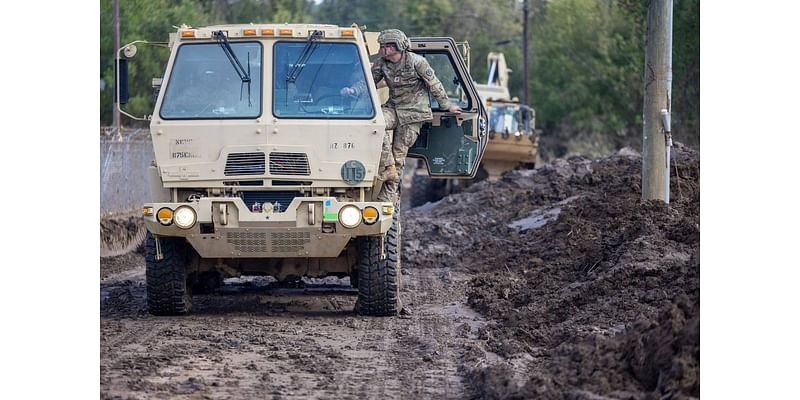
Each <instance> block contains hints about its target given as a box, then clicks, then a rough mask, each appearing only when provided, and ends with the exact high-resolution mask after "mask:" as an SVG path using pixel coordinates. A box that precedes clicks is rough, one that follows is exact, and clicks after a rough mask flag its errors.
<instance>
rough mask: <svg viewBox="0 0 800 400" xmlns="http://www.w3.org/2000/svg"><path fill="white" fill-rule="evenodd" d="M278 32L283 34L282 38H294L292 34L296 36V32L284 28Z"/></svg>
mask: <svg viewBox="0 0 800 400" xmlns="http://www.w3.org/2000/svg"><path fill="white" fill-rule="evenodd" d="M278 32H279V33H280V34H281V36H292V34H294V31H293V30H291V29H286V28H284V29H281V30H280V31H278Z"/></svg>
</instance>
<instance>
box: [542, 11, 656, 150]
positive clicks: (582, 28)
mask: <svg viewBox="0 0 800 400" xmlns="http://www.w3.org/2000/svg"><path fill="white" fill-rule="evenodd" d="M625 17H626V15H625V14H624V13H623V12H621V10H620V8H619V7H618V6H617V5H616V4H614V3H613V2H609V1H604V2H598V1H593V0H562V1H558V2H552V3H550V4H549V6H548V7H547V9H546V15H545V18H544V19H543V21H542V22H541V23H539V24H537V25H536V26H535V27H534V29H533V47H534V51H535V62H534V65H533V71H532V72H533V79H532V87H531V93H532V96H531V98H533V99H534V103H535V107H536V109H537V117H538V121H539V122H541V123H542V124H543V125H544V126H545V128H547V129H548V130H553V129H557V128H562V129H572V130H575V131H583V132H608V133H611V134H615V135H619V136H625V135H626V134H627V133H628V132H629V130H631V129H632V128H634V127H635V126H636V124H637V123H641V121H640V119H641V118H640V117H639V115H640V114H641V109H642V78H641V77H642V69H643V65H644V52H643V51H642V49H643V42H644V38H643V37H642V36H640V32H639V31H638V30H637V27H638V26H641V21H636V20H634V21H631V18H625ZM631 22H633V23H631Z"/></svg>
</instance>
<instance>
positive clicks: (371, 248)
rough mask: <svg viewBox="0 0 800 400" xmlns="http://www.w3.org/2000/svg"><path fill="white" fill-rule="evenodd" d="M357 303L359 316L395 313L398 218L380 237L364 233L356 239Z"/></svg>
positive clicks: (398, 278)
mask: <svg viewBox="0 0 800 400" xmlns="http://www.w3.org/2000/svg"><path fill="white" fill-rule="evenodd" d="M358 250H359V260H358V304H357V311H358V313H359V314H361V315H370V316H392V315H397V311H398V308H399V301H400V296H399V294H400V293H399V292H400V217H399V215H398V214H397V213H395V214H394V216H393V217H392V226H391V228H389V232H387V233H386V235H384V236H383V237H381V236H366V237H363V238H361V239H360V241H359V249H358Z"/></svg>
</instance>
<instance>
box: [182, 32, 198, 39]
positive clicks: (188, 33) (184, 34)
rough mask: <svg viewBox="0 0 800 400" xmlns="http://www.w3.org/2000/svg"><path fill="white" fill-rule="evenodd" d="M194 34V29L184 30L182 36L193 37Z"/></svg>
mask: <svg viewBox="0 0 800 400" xmlns="http://www.w3.org/2000/svg"><path fill="white" fill-rule="evenodd" d="M194 34H195V32H194V31H183V32H181V37H182V38H193V37H194Z"/></svg>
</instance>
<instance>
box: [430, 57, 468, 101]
mask: <svg viewBox="0 0 800 400" xmlns="http://www.w3.org/2000/svg"><path fill="white" fill-rule="evenodd" d="M420 55H421V56H423V57H425V59H426V60H427V61H428V64H430V66H431V68H433V70H434V71H436V77H437V78H439V80H440V81H441V82H442V86H444V90H445V92H447V97H449V98H450V101H452V102H453V103H455V104H458V106H459V107H461V108H462V109H465V110H466V109H469V108H470V104H469V100H468V98H467V96H466V94H465V92H466V89H465V88H464V84H463V83H462V82H461V78H459V76H458V74H457V73H456V69H455V66H454V65H453V61H452V60H451V59H450V56H449V55H448V54H447V52H425V53H423V54H420ZM429 95H430V94H429ZM430 99H431V107H432V108H433V109H434V110H438V109H439V102H438V101H436V98H434V97H433V96H430Z"/></svg>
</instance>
